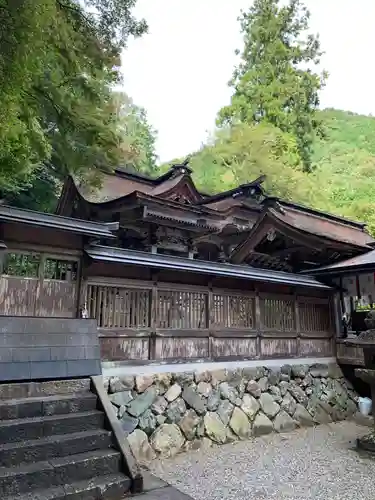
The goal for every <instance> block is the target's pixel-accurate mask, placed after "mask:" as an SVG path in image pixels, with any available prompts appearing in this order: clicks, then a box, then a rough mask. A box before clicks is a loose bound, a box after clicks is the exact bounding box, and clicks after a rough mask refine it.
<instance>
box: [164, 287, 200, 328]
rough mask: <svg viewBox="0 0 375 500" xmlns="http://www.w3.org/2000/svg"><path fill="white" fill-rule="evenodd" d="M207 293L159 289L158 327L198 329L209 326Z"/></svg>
mask: <svg viewBox="0 0 375 500" xmlns="http://www.w3.org/2000/svg"><path fill="white" fill-rule="evenodd" d="M207 295H208V294H207V293H202V292H193V291H178V290H159V291H158V297H157V301H158V302H157V328H160V329H173V330H180V329H183V330H187V329H192V330H197V329H204V328H206V327H207Z"/></svg>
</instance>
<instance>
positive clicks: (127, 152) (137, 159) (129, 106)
mask: <svg viewBox="0 0 375 500" xmlns="http://www.w3.org/2000/svg"><path fill="white" fill-rule="evenodd" d="M115 102H116V112H117V117H118V122H119V134H120V149H121V151H122V155H121V156H122V158H123V161H124V162H126V164H127V166H128V167H129V166H130V167H132V169H133V170H135V171H136V172H140V173H144V174H147V175H153V174H154V173H155V172H156V169H157V166H156V158H157V156H156V152H155V138H156V131H155V130H154V129H153V128H152V127H151V125H150V124H149V123H148V121H147V113H146V111H145V109H144V108H141V107H140V106H137V105H136V104H134V102H133V100H132V99H131V98H130V97H129V96H128V95H126V94H125V93H124V92H122V93H118V94H117V95H116V96H115Z"/></svg>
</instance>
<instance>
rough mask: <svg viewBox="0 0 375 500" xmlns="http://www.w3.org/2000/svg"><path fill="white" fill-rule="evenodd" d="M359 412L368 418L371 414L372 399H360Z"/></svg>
mask: <svg viewBox="0 0 375 500" xmlns="http://www.w3.org/2000/svg"><path fill="white" fill-rule="evenodd" d="M358 406H359V411H360V413H361V414H362V415H364V416H365V417H367V415H370V413H371V407H372V401H371V399H370V398H359V399H358Z"/></svg>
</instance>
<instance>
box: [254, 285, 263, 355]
mask: <svg viewBox="0 0 375 500" xmlns="http://www.w3.org/2000/svg"><path fill="white" fill-rule="evenodd" d="M255 328H256V331H257V338H256V358H257V359H260V358H261V357H262V340H261V339H262V314H261V305H260V296H259V290H258V288H257V287H255Z"/></svg>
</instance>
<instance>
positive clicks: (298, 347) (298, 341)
mask: <svg viewBox="0 0 375 500" xmlns="http://www.w3.org/2000/svg"><path fill="white" fill-rule="evenodd" d="M294 323H295V324H294V326H295V329H296V333H297V337H296V354H297V356H300V353H301V319H300V311H299V303H298V294H297V292H295V293H294Z"/></svg>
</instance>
